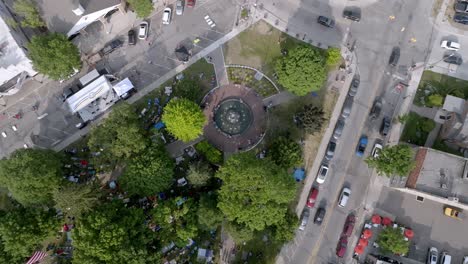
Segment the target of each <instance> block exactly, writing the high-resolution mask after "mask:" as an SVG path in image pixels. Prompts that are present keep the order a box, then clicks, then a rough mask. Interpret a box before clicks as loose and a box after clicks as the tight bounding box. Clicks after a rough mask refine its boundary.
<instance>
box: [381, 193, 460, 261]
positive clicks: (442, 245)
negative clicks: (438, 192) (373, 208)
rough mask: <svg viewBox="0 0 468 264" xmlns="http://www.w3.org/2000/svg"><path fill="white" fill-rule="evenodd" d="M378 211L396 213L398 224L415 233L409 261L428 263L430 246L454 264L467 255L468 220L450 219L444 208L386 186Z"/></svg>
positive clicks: (441, 205) (439, 204) (438, 204)
mask: <svg viewBox="0 0 468 264" xmlns="http://www.w3.org/2000/svg"><path fill="white" fill-rule="evenodd" d="M379 201H380V202H379V203H378V205H377V208H378V209H380V210H384V211H386V212H388V213H390V214H393V215H394V216H395V217H396V218H395V221H396V222H398V223H400V224H402V225H404V226H408V227H410V228H412V229H413V230H414V232H415V236H414V239H413V243H412V244H411V246H410V253H409V255H408V257H409V258H411V259H415V260H418V261H421V262H425V260H426V256H427V252H428V249H429V247H436V248H437V249H438V250H439V253H441V252H443V251H447V252H448V253H449V254H450V255H452V257H453V259H452V263H462V259H463V256H465V255H468V228H467V224H468V222H467V221H468V218H466V216H465V217H464V219H463V220H457V219H453V218H450V217H448V216H446V215H444V213H443V208H444V205H443V204H441V203H437V202H434V201H431V200H428V199H424V201H423V202H420V201H417V200H416V196H414V195H412V194H407V193H403V192H400V191H398V190H395V189H391V188H388V187H384V188H383V190H382V193H381V195H380V199H379Z"/></svg>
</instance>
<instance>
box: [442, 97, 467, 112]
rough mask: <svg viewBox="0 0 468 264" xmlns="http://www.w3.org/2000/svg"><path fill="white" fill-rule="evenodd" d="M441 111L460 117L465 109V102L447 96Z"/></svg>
mask: <svg viewBox="0 0 468 264" xmlns="http://www.w3.org/2000/svg"><path fill="white" fill-rule="evenodd" d="M442 109H444V110H445V111H447V112H454V113H457V114H459V115H461V114H463V111H464V109H465V100H464V99H462V98H458V97H455V96H452V95H447V96H446V97H445V101H444V106H443V107H442Z"/></svg>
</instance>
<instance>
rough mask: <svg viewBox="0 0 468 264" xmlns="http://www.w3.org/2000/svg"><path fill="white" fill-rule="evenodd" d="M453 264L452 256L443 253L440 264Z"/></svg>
mask: <svg viewBox="0 0 468 264" xmlns="http://www.w3.org/2000/svg"><path fill="white" fill-rule="evenodd" d="M451 262H452V256H450V255H449V254H448V253H447V252H442V257H441V258H440V264H450V263H451Z"/></svg>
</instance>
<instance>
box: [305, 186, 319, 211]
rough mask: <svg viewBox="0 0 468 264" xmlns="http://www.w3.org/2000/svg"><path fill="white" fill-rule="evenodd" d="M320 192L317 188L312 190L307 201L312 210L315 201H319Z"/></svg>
mask: <svg viewBox="0 0 468 264" xmlns="http://www.w3.org/2000/svg"><path fill="white" fill-rule="evenodd" d="M318 193H319V190H318V189H317V188H312V190H310V194H309V198H308V199H307V204H306V205H307V207H309V208H312V207H314V205H315V201H316V200H317V196H318Z"/></svg>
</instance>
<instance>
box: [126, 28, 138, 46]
mask: <svg viewBox="0 0 468 264" xmlns="http://www.w3.org/2000/svg"><path fill="white" fill-rule="evenodd" d="M135 44H136V36H135V30H133V29H130V30H129V31H128V45H135Z"/></svg>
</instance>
